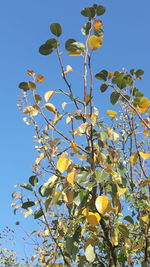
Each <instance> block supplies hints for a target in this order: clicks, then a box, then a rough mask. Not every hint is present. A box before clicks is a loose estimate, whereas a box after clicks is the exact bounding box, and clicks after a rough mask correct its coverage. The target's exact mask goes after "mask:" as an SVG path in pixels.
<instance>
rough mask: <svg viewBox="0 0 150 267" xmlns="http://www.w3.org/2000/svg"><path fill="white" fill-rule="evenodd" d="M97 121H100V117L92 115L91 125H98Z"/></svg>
mask: <svg viewBox="0 0 150 267" xmlns="http://www.w3.org/2000/svg"><path fill="white" fill-rule="evenodd" d="M97 120H98V116H97V115H96V114H94V113H92V115H91V124H92V125H93V126H95V125H96V123H97Z"/></svg>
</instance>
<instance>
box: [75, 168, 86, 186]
mask: <svg viewBox="0 0 150 267" xmlns="http://www.w3.org/2000/svg"><path fill="white" fill-rule="evenodd" d="M87 176H88V172H87V171H82V172H80V173H78V174H77V175H76V181H77V183H81V182H83V181H84V180H86V178H87Z"/></svg>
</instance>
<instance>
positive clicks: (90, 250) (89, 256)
mask: <svg viewBox="0 0 150 267" xmlns="http://www.w3.org/2000/svg"><path fill="white" fill-rule="evenodd" d="M85 257H86V259H87V260H88V261H89V262H91V263H92V262H93V261H94V260H95V253H94V248H93V247H92V246H91V245H88V246H87V247H86V249H85Z"/></svg>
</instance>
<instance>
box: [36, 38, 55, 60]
mask: <svg viewBox="0 0 150 267" xmlns="http://www.w3.org/2000/svg"><path fill="white" fill-rule="evenodd" d="M57 46H58V42H57V40H56V39H54V38H51V39H48V40H47V41H46V42H45V44H43V45H41V46H40V48H39V53H40V54H41V55H44V56H47V55H49V54H51V53H52V52H53V51H54V50H55V49H56V48H57Z"/></svg>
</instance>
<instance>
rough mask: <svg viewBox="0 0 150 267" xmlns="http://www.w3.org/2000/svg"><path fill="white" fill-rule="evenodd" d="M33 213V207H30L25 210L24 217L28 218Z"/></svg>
mask: <svg viewBox="0 0 150 267" xmlns="http://www.w3.org/2000/svg"><path fill="white" fill-rule="evenodd" d="M31 214H32V209H30V208H28V210H27V211H25V212H24V218H27V217H28V216H29V215H31Z"/></svg>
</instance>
